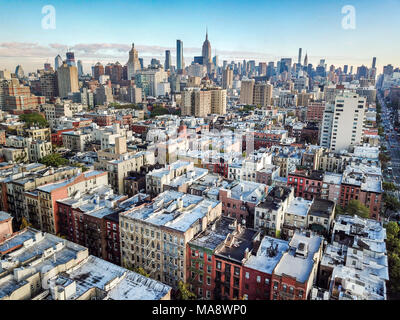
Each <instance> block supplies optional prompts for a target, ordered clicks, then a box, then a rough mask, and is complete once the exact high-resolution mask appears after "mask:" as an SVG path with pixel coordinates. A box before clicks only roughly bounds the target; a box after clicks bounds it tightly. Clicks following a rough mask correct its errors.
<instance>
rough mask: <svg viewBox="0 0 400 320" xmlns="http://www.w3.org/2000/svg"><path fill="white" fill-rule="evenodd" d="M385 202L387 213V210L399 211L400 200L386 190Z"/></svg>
mask: <svg viewBox="0 0 400 320" xmlns="http://www.w3.org/2000/svg"><path fill="white" fill-rule="evenodd" d="M383 203H384V204H385V214H386V212H387V210H391V211H397V210H399V209H400V202H399V200H398V199H397V198H396V197H394V196H391V195H389V194H387V193H386V192H385V193H384V194H383Z"/></svg>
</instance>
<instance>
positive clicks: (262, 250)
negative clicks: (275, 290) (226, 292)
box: [243, 236, 289, 300]
mask: <svg viewBox="0 0 400 320" xmlns="http://www.w3.org/2000/svg"><path fill="white" fill-rule="evenodd" d="M288 249H289V243H288V242H287V241H285V240H281V239H276V238H272V237H268V236H266V237H264V238H263V239H262V240H261V243H260V246H259V248H258V250H257V251H256V252H255V254H254V255H251V256H250V258H249V259H248V260H247V261H246V262H245V263H244V266H243V298H244V299H245V300H269V299H270V296H271V286H272V285H271V284H272V273H273V270H274V269H275V267H276V265H277V264H278V263H279V261H280V260H281V258H282V255H283V254H284V253H285V252H286V251H288Z"/></svg>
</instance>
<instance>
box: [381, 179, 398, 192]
mask: <svg viewBox="0 0 400 320" xmlns="http://www.w3.org/2000/svg"><path fill="white" fill-rule="evenodd" d="M382 187H383V190H385V191H396V190H398V188H397V187H396V185H395V184H394V183H393V182H386V181H384V182H382Z"/></svg>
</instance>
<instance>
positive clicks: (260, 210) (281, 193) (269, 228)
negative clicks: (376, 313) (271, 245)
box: [254, 186, 294, 237]
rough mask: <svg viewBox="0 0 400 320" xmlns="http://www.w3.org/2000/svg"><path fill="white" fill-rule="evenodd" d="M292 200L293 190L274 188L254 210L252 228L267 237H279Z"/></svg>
mask: <svg viewBox="0 0 400 320" xmlns="http://www.w3.org/2000/svg"><path fill="white" fill-rule="evenodd" d="M293 199H294V190H293V188H289V187H280V186H274V187H273V188H272V189H271V190H270V191H269V193H268V195H267V197H266V198H265V199H264V201H262V202H261V203H259V204H258V205H257V206H256V208H255V218H254V228H255V229H257V230H261V231H263V233H265V234H267V235H270V236H273V237H280V234H281V231H282V228H283V223H284V220H285V212H286V210H287V208H288V206H289V204H290V203H291V202H292V201H293Z"/></svg>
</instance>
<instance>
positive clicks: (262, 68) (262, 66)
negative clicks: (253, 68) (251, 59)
mask: <svg viewBox="0 0 400 320" xmlns="http://www.w3.org/2000/svg"><path fill="white" fill-rule="evenodd" d="M258 74H259V75H260V76H265V75H266V74H267V63H266V62H259V63H258Z"/></svg>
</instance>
